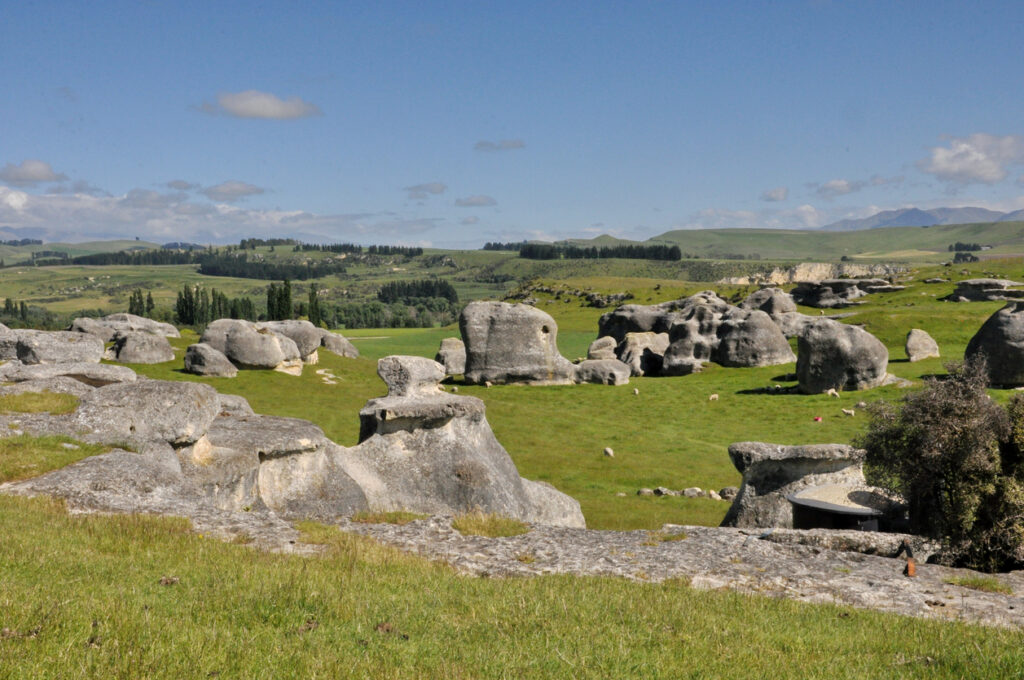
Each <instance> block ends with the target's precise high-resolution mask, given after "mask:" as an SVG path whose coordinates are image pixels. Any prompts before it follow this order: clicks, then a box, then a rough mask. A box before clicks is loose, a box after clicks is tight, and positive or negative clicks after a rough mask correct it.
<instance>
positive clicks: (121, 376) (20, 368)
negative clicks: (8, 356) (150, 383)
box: [0, 360, 138, 387]
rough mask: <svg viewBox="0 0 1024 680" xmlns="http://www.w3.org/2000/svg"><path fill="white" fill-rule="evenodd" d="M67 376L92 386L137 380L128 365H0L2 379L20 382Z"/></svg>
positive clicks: (78, 363)
mask: <svg viewBox="0 0 1024 680" xmlns="http://www.w3.org/2000/svg"><path fill="white" fill-rule="evenodd" d="M62 376H63V377H67V378H72V379H74V380H77V381H78V382H80V383H83V384H85V385H89V386H91V387H103V386H104V385H112V384H114V383H128V382H135V380H136V379H137V378H138V376H137V375H136V373H135V371H133V370H132V369H130V368H128V367H127V366H111V365H110V364H94V363H91V362H74V363H62V364H23V363H21V362H20V361H17V360H15V361H8V362H7V363H6V364H4V365H2V366H0V381H3V382H13V383H20V382H26V381H37V380H49V379H51V378H58V377H62Z"/></svg>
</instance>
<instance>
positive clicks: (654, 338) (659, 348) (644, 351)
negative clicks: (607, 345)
mask: <svg viewBox="0 0 1024 680" xmlns="http://www.w3.org/2000/svg"><path fill="white" fill-rule="evenodd" d="M668 344H669V340H668V333H654V332H646V333H626V337H625V338H623V340H622V342H620V343H619V345H618V347H616V348H615V353H616V354H617V355H618V357H619V361H621V362H622V363H624V364H626V365H627V366H629V370H630V374H631V375H635V376H640V375H658V373H660V372H661V367H662V364H663V363H664V360H665V351H666V350H667V349H668Z"/></svg>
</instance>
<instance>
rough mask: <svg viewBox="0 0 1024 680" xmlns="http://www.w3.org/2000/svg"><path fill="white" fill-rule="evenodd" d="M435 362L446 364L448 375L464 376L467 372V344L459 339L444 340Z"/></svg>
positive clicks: (445, 369)
mask: <svg viewBox="0 0 1024 680" xmlns="http://www.w3.org/2000/svg"><path fill="white" fill-rule="evenodd" d="M434 361H436V362H438V363H439V364H444V372H445V373H446V374H447V375H462V374H463V373H465V372H466V343H464V342H462V340H461V339H459V338H444V339H443V340H441V346H440V347H438V349H437V355H436V356H435V357H434Z"/></svg>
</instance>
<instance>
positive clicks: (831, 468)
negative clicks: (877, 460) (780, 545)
mask: <svg viewBox="0 0 1024 680" xmlns="http://www.w3.org/2000/svg"><path fill="white" fill-rule="evenodd" d="M864 456H865V452H864V451H862V450H860V449H855V448H853V447H851V446H847V445H845V444H813V445H809V446H781V445H779V444H766V443H763V442H739V443H736V444H732V445H731V446H730V447H729V458H730V460H732V464H733V465H735V466H736V469H737V470H739V471H740V473H741V474H742V475H743V483H742V485H741V486H740V490H739V493H738V494H737V496H736V498H735V499H734V500H733V502H732V506H731V507H730V508H729V512H727V513H726V515H725V519H723V520H722V526H725V527H785V528H792V527H793V505H792V503H790V502H789V501H788V500H787V499H786V496H788V495H789V494H792V493H796V492H798V491H800V490H802V489H806V488H807V487H811V486H819V485H824V484H846V485H851V486H859V485H863V484H864V473H863V464H864Z"/></svg>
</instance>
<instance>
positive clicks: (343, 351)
mask: <svg viewBox="0 0 1024 680" xmlns="http://www.w3.org/2000/svg"><path fill="white" fill-rule="evenodd" d="M320 346H321V347H323V348H324V349H326V350H327V351H328V352H332V353H334V354H337V355H338V356H340V357H348V358H350V359H355V358H357V357H358V356H359V350H358V349H356V346H355V345H353V344H352V343H351V342H349V340H348V338H346V337H344V336H343V335H341V333H332V332H330V331H328V330H325V329H321V330H320Z"/></svg>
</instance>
